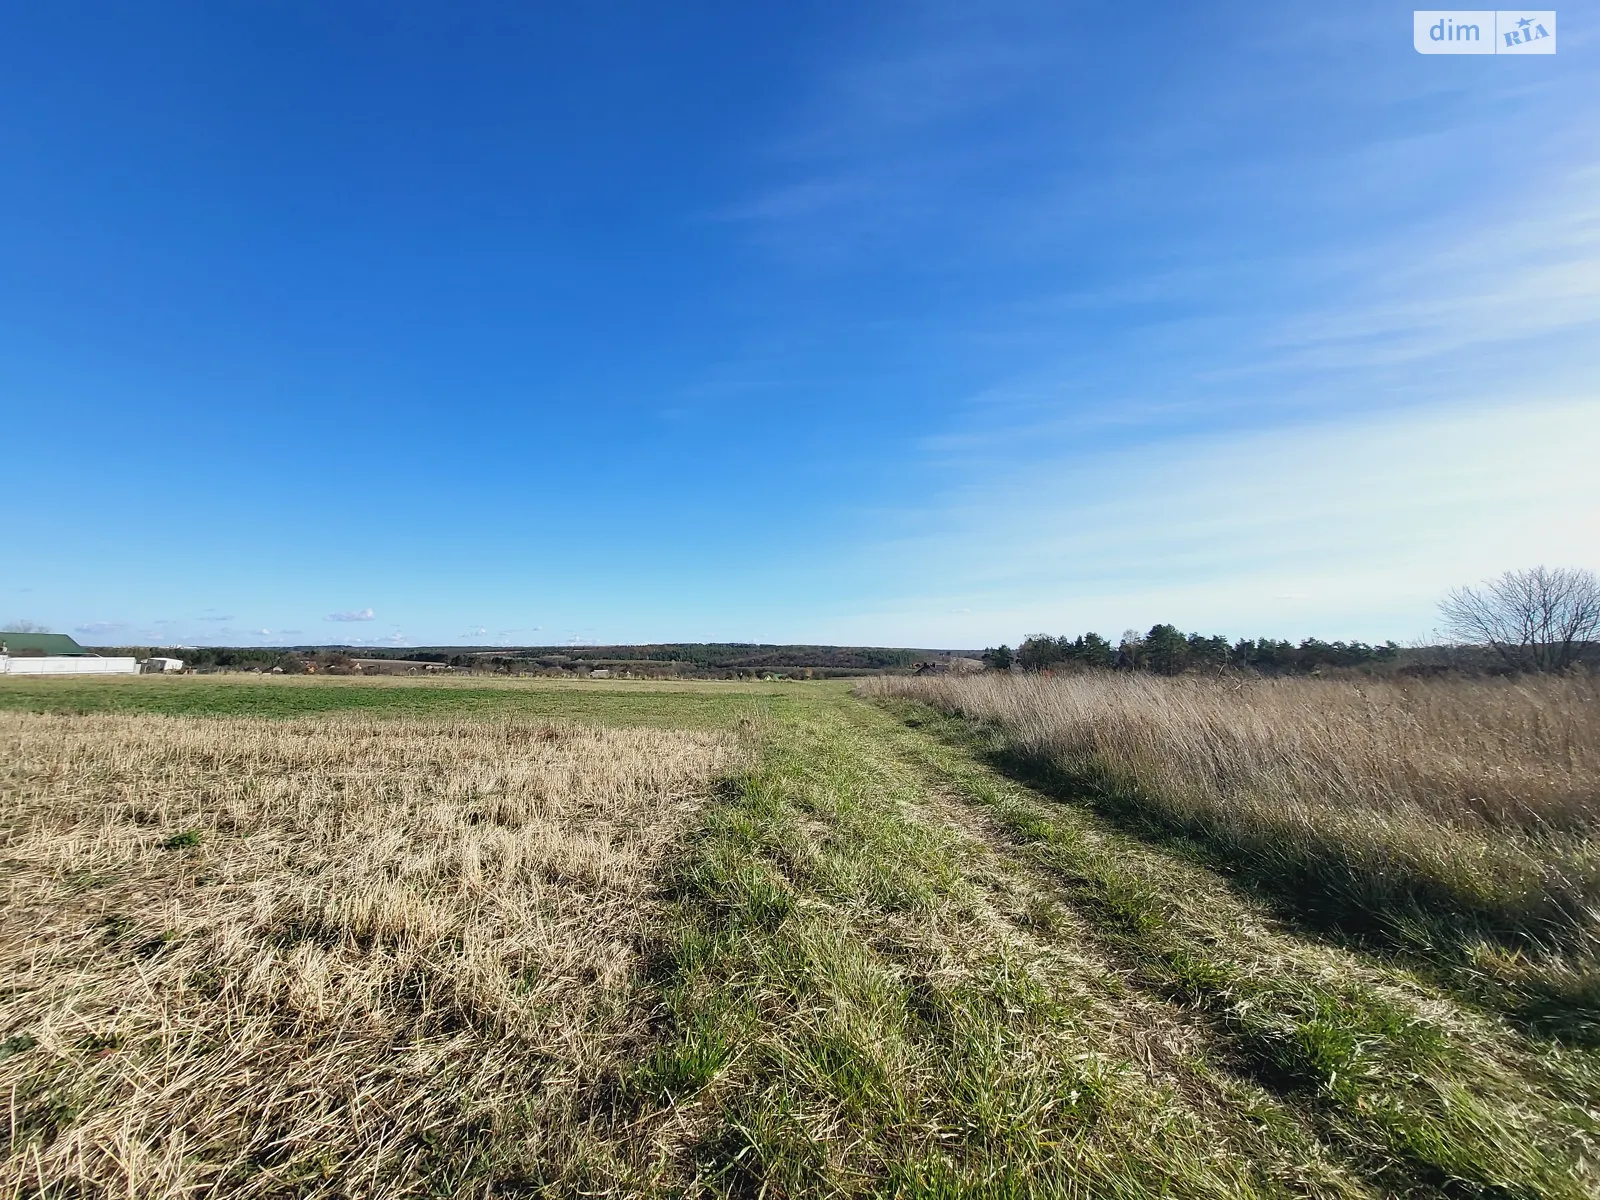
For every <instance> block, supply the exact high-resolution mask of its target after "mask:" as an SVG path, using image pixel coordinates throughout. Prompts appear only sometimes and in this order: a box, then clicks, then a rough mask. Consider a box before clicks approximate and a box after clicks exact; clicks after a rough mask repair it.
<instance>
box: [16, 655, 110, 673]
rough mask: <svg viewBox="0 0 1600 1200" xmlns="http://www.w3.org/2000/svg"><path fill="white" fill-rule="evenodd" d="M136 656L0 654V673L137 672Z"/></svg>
mask: <svg viewBox="0 0 1600 1200" xmlns="http://www.w3.org/2000/svg"><path fill="white" fill-rule="evenodd" d="M138 673H139V660H138V659H137V658H98V657H96V656H94V655H92V654H91V655H86V656H84V657H82V658H79V657H77V656H76V655H71V656H68V655H60V654H45V655H38V656H29V655H21V656H19V655H15V654H0V675H137V674H138Z"/></svg>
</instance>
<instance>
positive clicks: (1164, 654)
mask: <svg viewBox="0 0 1600 1200" xmlns="http://www.w3.org/2000/svg"><path fill="white" fill-rule="evenodd" d="M1399 651H1400V647H1399V646H1398V645H1396V644H1395V643H1394V642H1386V643H1384V644H1383V645H1381V646H1371V645H1368V644H1367V643H1366V642H1325V641H1322V640H1321V639H1320V638H1306V639H1305V640H1304V641H1303V642H1301V643H1300V644H1299V645H1296V644H1295V643H1293V642H1290V641H1284V640H1281V639H1277V638H1254V639H1252V638H1241V639H1240V640H1238V641H1236V642H1229V640H1228V639H1227V638H1226V637H1223V636H1221V635H1220V634H1218V635H1213V636H1210V637H1208V636H1206V635H1205V634H1201V633H1185V632H1184V631H1183V630H1181V629H1179V628H1178V627H1177V626H1176V625H1167V624H1159V625H1152V626H1151V627H1150V629H1149V631H1148V632H1147V633H1143V634H1141V633H1139V632H1138V631H1137V630H1133V629H1130V630H1128V631H1127V632H1126V633H1124V634H1123V635H1122V638H1121V640H1120V641H1118V642H1117V643H1116V644H1115V645H1113V644H1112V643H1111V642H1110V641H1109V640H1108V639H1106V638H1104V637H1102V636H1101V635H1100V634H1098V633H1085V634H1080V635H1079V636H1078V637H1073V638H1069V637H1065V636H1063V637H1053V636H1051V635H1050V634H1047V633H1036V634H1034V635H1032V636H1031V637H1029V638H1027V639H1026V640H1025V641H1023V643H1022V644H1021V645H1020V646H1018V647H1017V648H1016V650H1012V649H1011V647H1009V646H997V647H992V648H990V649H988V650H985V651H984V652H983V661H984V664H985V665H986V666H988V667H990V668H992V669H994V670H998V671H1009V670H1011V669H1012V668H1013V667H1016V668H1019V669H1021V670H1023V671H1070V670H1102V671H1111V670H1121V671H1149V672H1152V673H1154V674H1157V675H1181V674H1183V673H1184V672H1185V671H1223V670H1227V669H1229V668H1233V669H1236V670H1254V671H1260V672H1263V673H1267V674H1294V673H1303V672H1310V671H1317V670H1321V669H1322V668H1324V667H1359V666H1364V665H1366V664H1369V663H1383V662H1390V661H1393V660H1394V658H1395V657H1396V655H1397V654H1398V653H1399Z"/></svg>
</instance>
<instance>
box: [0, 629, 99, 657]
mask: <svg viewBox="0 0 1600 1200" xmlns="http://www.w3.org/2000/svg"><path fill="white" fill-rule="evenodd" d="M0 646H4V647H5V648H6V652H7V653H8V654H88V653H89V652H88V651H87V650H85V649H84V648H83V647H82V646H80V645H78V643H77V642H75V641H73V640H72V639H71V638H69V637H68V636H67V635H66V634H64V633H7V632H5V631H4V630H0Z"/></svg>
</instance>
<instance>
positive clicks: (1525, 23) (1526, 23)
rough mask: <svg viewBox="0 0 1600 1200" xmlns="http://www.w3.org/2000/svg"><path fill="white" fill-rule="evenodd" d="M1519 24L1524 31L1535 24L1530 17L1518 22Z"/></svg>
mask: <svg viewBox="0 0 1600 1200" xmlns="http://www.w3.org/2000/svg"><path fill="white" fill-rule="evenodd" d="M1517 24H1518V25H1519V26H1521V27H1522V28H1523V29H1527V28H1528V26H1529V25H1532V24H1533V21H1532V20H1531V19H1530V18H1528V17H1523V18H1522V20H1520V21H1518V22H1517Z"/></svg>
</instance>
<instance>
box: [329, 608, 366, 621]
mask: <svg viewBox="0 0 1600 1200" xmlns="http://www.w3.org/2000/svg"><path fill="white" fill-rule="evenodd" d="M322 619H323V620H324V621H375V620H377V614H376V613H374V612H373V611H372V610H371V609H370V608H353V609H349V610H348V611H346V612H332V613H329V614H328V615H327V616H325V617H323V618H322Z"/></svg>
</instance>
